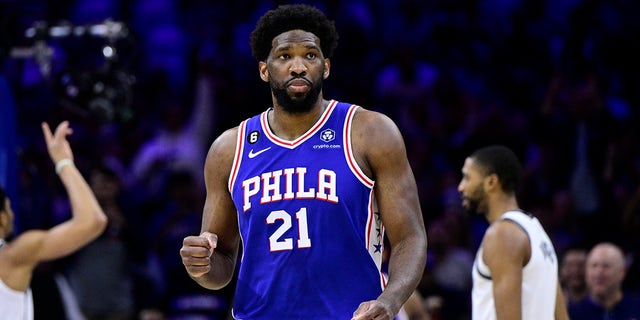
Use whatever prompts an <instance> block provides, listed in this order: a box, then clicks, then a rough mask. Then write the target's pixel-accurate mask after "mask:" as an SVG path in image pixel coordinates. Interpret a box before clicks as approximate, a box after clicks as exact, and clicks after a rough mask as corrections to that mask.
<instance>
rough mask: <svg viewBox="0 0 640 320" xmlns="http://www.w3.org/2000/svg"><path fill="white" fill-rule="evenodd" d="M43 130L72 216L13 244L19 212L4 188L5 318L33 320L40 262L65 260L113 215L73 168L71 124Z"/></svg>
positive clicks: (1, 259) (0, 238)
mask: <svg viewBox="0 0 640 320" xmlns="http://www.w3.org/2000/svg"><path fill="white" fill-rule="evenodd" d="M42 131H43V133H44V138H45V141H46V144H47V149H48V152H49V156H50V157H51V160H52V161H53V163H54V164H55V170H56V173H57V174H58V175H59V177H60V180H61V181H62V184H63V185H64V187H65V189H66V191H67V194H68V196H69V201H70V204H71V211H72V212H71V213H72V217H71V219H69V220H67V221H65V222H63V223H60V224H58V225H56V226H54V227H53V228H51V229H49V230H27V231H24V232H22V233H21V234H19V235H17V236H16V237H15V238H13V239H12V240H11V241H7V240H8V239H9V237H11V236H12V233H13V221H14V213H13V211H12V210H11V203H10V200H9V198H8V197H7V196H6V193H5V192H4V191H3V189H2V188H1V187H0V318H2V319H13V320H29V319H33V318H34V314H33V298H32V294H31V290H30V289H29V285H30V282H31V277H32V275H33V270H34V269H35V267H36V266H37V265H38V263H40V262H43V261H49V260H54V259H58V258H62V257H64V256H67V255H69V254H71V253H73V252H75V251H76V250H78V249H79V248H81V247H82V246H84V245H86V244H87V243H89V242H91V241H92V240H93V239H95V238H96V237H98V236H99V235H100V234H101V233H102V232H103V231H104V229H105V227H106V225H107V217H106V216H105V214H104V212H103V211H102V209H101V208H100V205H99V204H98V201H97V200H96V198H95V196H94V194H93V192H92V191H91V188H90V187H89V185H88V184H87V182H86V180H85V179H84V177H83V176H82V174H81V173H80V171H78V169H77V168H76V167H75V166H74V165H73V152H72V151H71V147H70V146H69V142H68V141H67V138H66V137H67V135H69V134H71V133H72V130H71V128H69V123H68V122H67V121H64V122H62V123H60V124H59V125H58V127H57V128H56V130H55V133H52V132H51V130H50V129H49V126H48V125H47V124H46V123H43V124H42ZM40 316H42V315H40ZM40 316H39V317H40Z"/></svg>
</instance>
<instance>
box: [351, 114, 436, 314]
mask: <svg viewBox="0 0 640 320" xmlns="http://www.w3.org/2000/svg"><path fill="white" fill-rule="evenodd" d="M353 121H354V123H353V131H352V141H353V148H354V154H355V155H356V159H357V161H358V163H359V164H360V167H361V168H362V169H363V171H364V172H365V174H367V175H368V176H369V177H371V178H372V179H374V180H375V187H374V188H375V197H376V202H377V205H378V210H379V212H380V216H381V219H382V223H383V225H384V227H385V230H386V235H387V236H388V238H389V242H390V244H391V255H390V258H389V281H388V285H387V287H386V289H385V290H384V291H383V292H382V294H381V295H380V296H379V297H378V298H377V299H376V300H375V301H369V302H364V303H363V304H361V305H360V307H359V308H358V310H357V311H356V313H354V319H373V318H375V319H391V318H393V316H395V314H397V312H398V311H399V310H400V307H401V306H402V305H403V303H404V302H405V301H407V299H408V298H409V296H410V295H411V293H412V292H413V291H414V290H415V288H416V287H417V285H418V283H419V281H420V279H421V277H422V274H423V272H424V267H425V263H426V254H427V236H426V232H425V227H424V221H423V216H422V210H421V209H420V202H419V198H418V190H417V186H416V181H415V178H414V176H413V172H412V170H411V167H410V165H409V161H408V159H407V152H406V149H405V144H404V141H403V138H402V135H401V133H400V131H399V130H398V127H397V126H396V124H395V123H394V122H393V121H392V120H391V119H390V118H388V117H387V116H385V115H383V114H380V113H377V112H373V111H368V110H364V109H361V110H359V111H358V112H357V113H356V115H355V117H354V120H353Z"/></svg>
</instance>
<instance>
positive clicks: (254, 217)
mask: <svg viewBox="0 0 640 320" xmlns="http://www.w3.org/2000/svg"><path fill="white" fill-rule="evenodd" d="M357 109H358V106H355V105H349V104H345V103H338V102H337V101H334V100H332V101H330V103H329V105H328V107H327V108H326V110H325V111H324V112H323V114H322V115H321V117H320V119H318V121H317V122H316V123H315V124H314V125H313V126H312V127H311V128H310V129H309V130H308V131H307V132H306V133H305V134H303V135H302V136H300V137H299V138H297V139H295V140H293V141H287V140H283V139H281V138H278V137H277V136H276V135H275V134H274V133H273V132H272V131H271V129H270V128H269V124H268V121H267V115H268V113H269V112H272V109H269V110H267V111H265V112H263V113H262V114H260V115H257V116H254V117H253V118H250V119H248V120H245V121H243V122H242V123H241V124H240V126H239V130H238V140H237V145H236V154H235V158H234V161H233V167H232V172H231V175H230V179H229V190H230V191H231V195H232V198H233V201H234V203H235V206H236V209H237V211H238V225H239V229H240V235H241V237H242V259H241V263H240V267H239V274H238V282H237V285H236V294H235V297H234V306H233V315H234V317H235V318H237V319H350V318H351V317H352V315H353V312H354V311H355V310H356V309H357V308H358V305H359V304H360V303H361V302H364V301H367V300H373V299H376V298H377V297H378V295H380V293H381V292H382V290H383V288H384V286H385V285H386V283H385V278H384V276H383V274H382V272H381V262H382V248H383V239H382V237H383V233H384V230H383V226H382V224H381V221H380V217H379V215H378V214H376V213H375V211H374V195H373V185H374V181H372V180H371V179H369V178H368V177H367V176H365V175H364V174H363V172H362V171H361V169H360V168H359V167H358V165H357V164H356V161H355V158H354V156H353V150H352V146H351V123H352V119H353V115H354V113H355V112H356V110H357Z"/></svg>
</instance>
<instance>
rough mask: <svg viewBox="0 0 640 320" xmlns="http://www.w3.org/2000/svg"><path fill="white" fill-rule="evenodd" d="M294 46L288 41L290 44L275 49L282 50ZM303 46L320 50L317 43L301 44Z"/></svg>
mask: <svg viewBox="0 0 640 320" xmlns="http://www.w3.org/2000/svg"><path fill="white" fill-rule="evenodd" d="M293 46H294V44H292V43H288V44H285V45H282V46H278V47H276V48H275V50H274V51H275V52H280V51H287V50H291V48H293ZM301 46H303V47H305V48H306V49H307V50H320V47H318V46H317V45H316V44H301Z"/></svg>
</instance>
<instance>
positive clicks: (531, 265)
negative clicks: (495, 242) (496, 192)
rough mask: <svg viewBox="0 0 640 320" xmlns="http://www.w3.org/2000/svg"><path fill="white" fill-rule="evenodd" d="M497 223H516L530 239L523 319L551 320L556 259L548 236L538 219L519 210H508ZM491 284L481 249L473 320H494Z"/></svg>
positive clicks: (476, 268)
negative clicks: (502, 221) (507, 221)
mask: <svg viewBox="0 0 640 320" xmlns="http://www.w3.org/2000/svg"><path fill="white" fill-rule="evenodd" d="M500 220H510V221H513V222H515V223H516V224H517V225H518V226H520V227H521V228H522V230H524V232H525V233H526V234H527V235H528V237H529V243H530V246H531V258H530V259H529V262H527V265H525V266H524V268H523V269H522V319H523V320H534V319H535V320H538V319H554V318H555V316H554V314H555V305H556V290H557V283H558V259H557V257H556V253H555V249H554V247H553V244H552V243H551V240H550V239H549V236H548V235H547V233H546V232H545V231H544V228H543V227H542V225H541V224H540V222H539V221H538V219H537V218H535V217H533V216H530V215H528V214H526V213H524V212H521V211H508V212H506V213H504V214H503V215H502V217H500ZM492 285H493V283H492V281H491V272H490V271H489V268H488V267H487V265H486V264H485V263H484V261H483V260H482V247H480V249H479V250H478V252H477V254H476V259H475V262H474V264H473V289H472V294H471V296H472V299H471V300H472V319H474V320H490V319H496V311H495V301H494V298H493V286H492Z"/></svg>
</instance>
